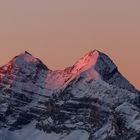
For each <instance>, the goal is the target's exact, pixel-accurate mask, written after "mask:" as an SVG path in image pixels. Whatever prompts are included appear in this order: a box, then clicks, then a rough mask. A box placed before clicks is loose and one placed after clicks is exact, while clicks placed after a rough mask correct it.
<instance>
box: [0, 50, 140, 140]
mask: <svg viewBox="0 0 140 140" xmlns="http://www.w3.org/2000/svg"><path fill="white" fill-rule="evenodd" d="M139 107H140V92H139V91H138V90H137V89H135V87H134V86H133V85H132V84H130V83H129V81H128V80H126V79H125V78H124V77H123V76H122V75H121V73H120V72H119V71H118V68H117V66H116V65H115V64H114V63H113V61H112V60H111V59H110V58H109V57H108V56H107V55H105V54H104V53H102V52H99V51H97V50H94V51H91V52H89V53H88V54H86V55H85V56H84V57H82V58H81V59H79V60H78V61H77V62H76V63H75V64H74V65H73V66H72V67H69V68H66V69H65V70H59V71H52V70H50V69H49V68H48V67H47V66H45V65H44V64H43V63H42V61H41V60H39V59H37V58H35V57H33V56H32V55H31V54H30V53H28V52H24V53H22V54H20V55H18V56H16V57H14V58H13V59H12V60H11V61H10V62H9V63H8V64H6V65H4V66H3V67H1V68H0V140H139V139H140V108H139Z"/></svg>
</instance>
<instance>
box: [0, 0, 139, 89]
mask: <svg viewBox="0 0 140 140" xmlns="http://www.w3.org/2000/svg"><path fill="white" fill-rule="evenodd" d="M93 49H98V50H100V51H103V52H105V53H106V54H108V55H109V56H110V57H111V58H112V59H113V60H114V62H115V63H116V64H117V65H118V67H119V69H120V71H121V72H122V73H123V75H124V76H125V77H126V78H127V79H128V80H129V81H131V82H132V83H133V84H134V85H135V86H136V87H137V88H139V89H140V80H139V77H140V73H139V72H140V62H139V61H140V55H139V54H140V0H3V1H0V65H3V64H5V63H7V62H8V61H9V60H10V59H11V58H12V57H13V56H15V55H17V54H19V53H20V52H22V51H24V50H27V51H29V52H30V53H32V54H33V55H34V56H36V57H38V58H40V59H41V60H43V62H44V63H45V64H46V65H47V66H48V67H49V68H51V69H55V70H56V69H63V68H65V67H67V66H70V65H73V63H74V62H75V61H76V60H77V59H79V57H81V56H83V55H84V54H85V53H87V52H88V51H90V50H93Z"/></svg>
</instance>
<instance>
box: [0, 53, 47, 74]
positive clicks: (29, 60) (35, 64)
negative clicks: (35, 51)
mask: <svg viewBox="0 0 140 140" xmlns="http://www.w3.org/2000/svg"><path fill="white" fill-rule="evenodd" d="M29 67H30V68H32V69H34V68H39V69H45V70H48V68H47V67H46V66H45V64H43V62H42V61H41V60H39V59H38V58H35V57H34V56H32V55H31V54H30V53H29V52H27V51H25V52H23V53H20V54H19V55H17V56H15V57H14V58H13V59H12V60H11V61H9V62H8V64H6V65H4V66H3V67H1V68H0V71H3V72H4V73H7V72H10V71H12V70H13V69H14V68H20V69H25V70H26V69H27V68H29Z"/></svg>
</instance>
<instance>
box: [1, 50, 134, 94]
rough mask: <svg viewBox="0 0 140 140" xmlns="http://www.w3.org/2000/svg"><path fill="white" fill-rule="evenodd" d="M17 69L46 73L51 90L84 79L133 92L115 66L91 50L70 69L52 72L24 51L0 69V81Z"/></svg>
mask: <svg viewBox="0 0 140 140" xmlns="http://www.w3.org/2000/svg"><path fill="white" fill-rule="evenodd" d="M17 69H22V71H23V72H24V73H28V74H27V75H30V74H33V72H32V71H34V72H35V73H36V72H38V69H43V70H46V71H48V74H47V75H46V80H45V81H44V82H45V83H46V88H47V89H49V90H51V89H53V90H60V88H62V86H63V85H65V86H66V83H67V84H68V82H70V81H71V80H73V79H74V78H76V77H81V78H84V79H85V80H88V81H89V80H100V79H102V80H104V81H105V82H107V83H109V84H113V85H115V86H118V87H121V88H124V89H128V90H130V91H133V92H134V91H135V88H134V86H132V85H131V84H130V83H129V82H128V81H127V80H126V79H125V78H124V77H123V76H122V75H121V74H120V73H119V71H118V69H117V66H116V65H115V64H114V63H113V61H112V60H111V59H110V58H109V57H108V56H107V55H105V54H104V53H102V52H100V51H98V50H93V51H91V52H89V53H87V54H86V55H85V56H84V57H82V58H80V59H79V60H78V61H77V62H76V63H75V64H74V65H73V66H72V67H69V68H66V69H65V70H61V71H59V70H57V71H52V70H50V69H49V68H47V66H45V64H43V63H42V62H41V60H39V59H38V58H35V57H34V56H32V55H31V54H30V53H28V52H27V51H25V52H24V53H21V54H20V55H18V56H16V57H14V58H13V59H12V60H11V61H10V62H9V63H8V64H6V65H4V66H3V67H1V68H0V79H2V78H3V77H5V74H8V73H10V72H13V73H15V71H16V73H18V70H17Z"/></svg>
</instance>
